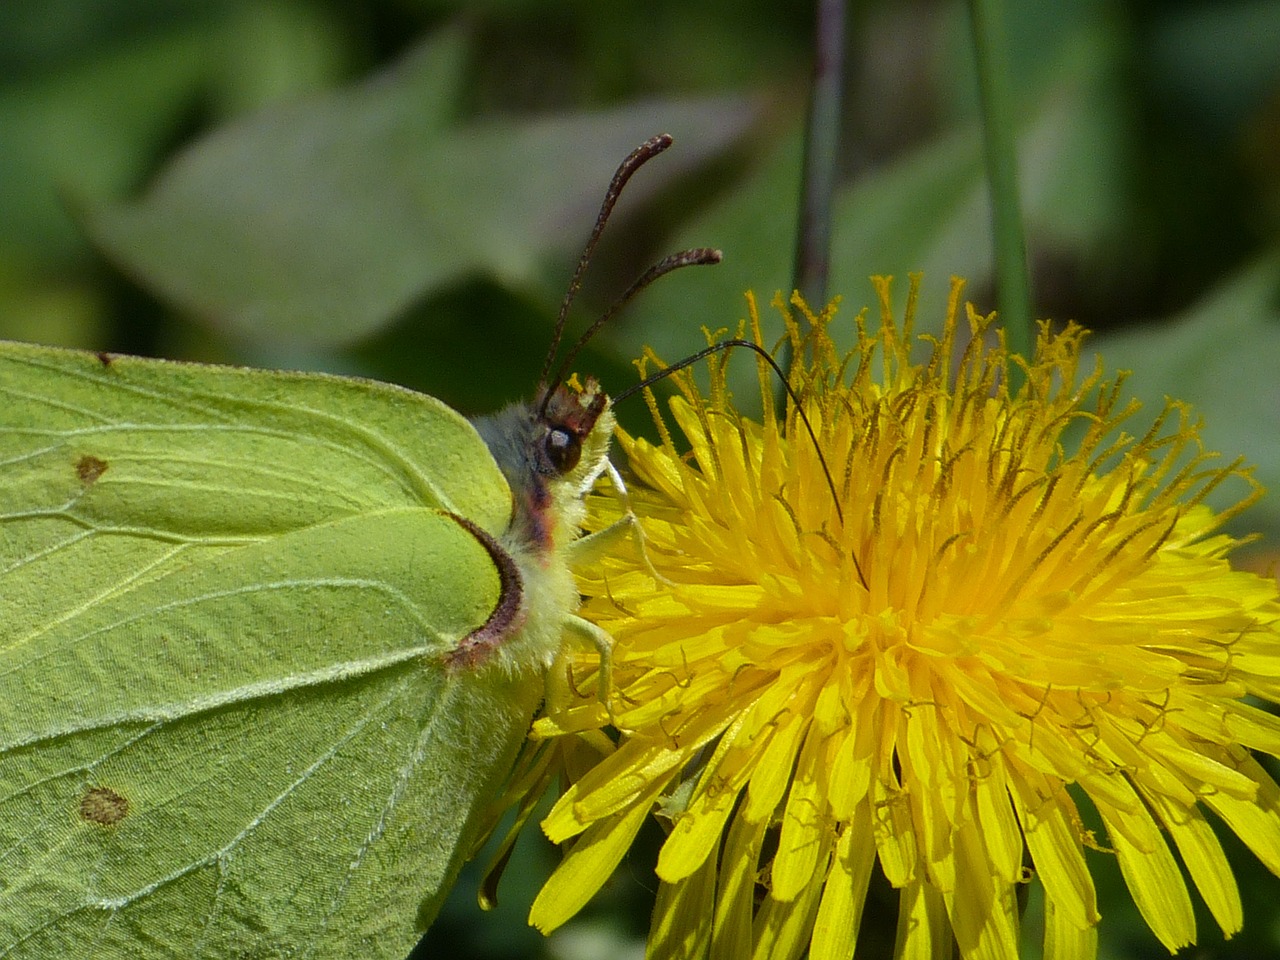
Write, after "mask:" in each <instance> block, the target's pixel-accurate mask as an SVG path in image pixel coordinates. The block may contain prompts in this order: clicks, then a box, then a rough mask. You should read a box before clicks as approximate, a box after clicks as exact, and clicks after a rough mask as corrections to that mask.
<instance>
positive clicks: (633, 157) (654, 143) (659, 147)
mask: <svg viewBox="0 0 1280 960" xmlns="http://www.w3.org/2000/svg"><path fill="white" fill-rule="evenodd" d="M671 143H672V138H671V135H670V134H668V133H660V134H658V135H657V136H656V137H650V138H649V139H648V140H646V141H645V142H644V143H642V144H640V146H638V147H636V148H635V149H634V150H632V151H631V153H630V154H629V155H628V156H627V159H625V160H623V161H622V163H621V164H620V165H619V166H618V169H617V171H616V172H615V173H614V175H613V180H611V181H610V182H609V189H608V190H606V191H605V194H604V202H603V203H601V204H600V212H599V213H598V214H597V215H596V225H595V227H594V228H593V229H592V231H591V236H590V237H589V238H588V239H587V245H586V246H585V247H584V248H583V250H582V256H581V257H579V258H578V266H577V267H576V268H575V269H574V271H573V277H572V278H571V279H570V280H569V288H568V289H567V290H565V292H564V300H562V301H561V303H560V315H559V316H558V317H556V326H555V331H554V332H553V333H552V335H551V349H550V350H548V351H547V359H546V361H545V362H544V363H543V364H542V374H541V375H540V376H539V377H538V383H539V385H540V386H541V387H545V385H546V382H547V372H548V371H549V370H550V369H551V364H552V363H553V362H555V357H556V352H557V351H558V350H559V349H560V340H561V337H563V335H564V325H565V323H566V322H567V321H568V319H569V308H570V307H571V306H573V300H574V298H575V297H576V296H577V295H578V290H579V289H580V288H581V287H582V276H583V274H584V273H586V271H587V264H589V263H590V262H591V257H592V255H593V254H594V253H595V250H596V244H597V243H599V241H600V234H602V233H604V226H605V224H606V223H608V222H609V214H611V213H612V212H613V207H614V204H616V203H617V202H618V197H619V195H621V193H622V188H623V187H625V186H626V185H627V181H628V180H630V179H631V175H632V174H633V173H635V172H636V171H637V170H639V169H640V168H641V167H643V166H644V165H645V164H646V163H648V162H649V161H650V160H652V159H653V158H654V157H656V156H657V155H658V154H660V153H662V151H664V150H666V149H667V147H669V146H671ZM540 392H541V391H540Z"/></svg>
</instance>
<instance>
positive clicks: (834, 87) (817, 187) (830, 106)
mask: <svg viewBox="0 0 1280 960" xmlns="http://www.w3.org/2000/svg"><path fill="white" fill-rule="evenodd" d="M844 54H845V4H844V0H818V3H817V5H816V8H815V10H814V34H813V82H812V87H811V89H810V95H809V115H808V117H807V118H806V122H805V134H804V136H805V140H804V161H803V169H802V173H801V181H800V216H799V223H798V224H797V227H796V251H795V263H794V272H793V277H792V283H793V286H794V288H795V289H796V290H799V291H800V294H801V296H803V297H804V298H805V300H806V301H808V303H809V304H810V305H811V306H812V307H814V308H815V309H821V307H822V305H823V304H825V303H826V302H827V277H828V274H829V273H830V267H831V204H832V197H833V195H834V193H835V182H836V167H837V164H838V161H839V155H840V107H841V99H842V93H843V86H844Z"/></svg>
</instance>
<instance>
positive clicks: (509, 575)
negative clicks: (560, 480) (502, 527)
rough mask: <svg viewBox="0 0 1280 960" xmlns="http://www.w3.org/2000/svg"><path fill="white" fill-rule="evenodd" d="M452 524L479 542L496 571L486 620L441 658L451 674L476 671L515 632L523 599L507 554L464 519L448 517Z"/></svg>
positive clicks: (522, 592)
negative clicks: (495, 593) (495, 586)
mask: <svg viewBox="0 0 1280 960" xmlns="http://www.w3.org/2000/svg"><path fill="white" fill-rule="evenodd" d="M449 516H450V517H452V518H453V520H454V522H455V523H457V524H458V526H460V527H462V529H464V530H466V531H467V532H468V533H469V534H471V535H472V536H473V537H475V538H476V540H478V541H479V543H480V546H482V547H484V549H485V551H486V552H487V553H488V554H489V558H490V559H491V560H493V565H494V566H495V567H497V568H498V604H497V606H495V607H494V608H493V612H492V613H490V614H489V619H488V620H486V621H485V622H484V623H483V624H482V625H481V626H479V627H477V628H476V629H475V630H472V631H471V632H470V633H469V634H467V635H466V636H465V637H463V638H462V641H461V642H460V643H459V644H458V646H457V647H456V648H454V649H453V650H452V651H450V652H449V654H448V656H446V657H445V666H446V667H448V668H449V669H451V670H456V669H463V668H471V667H478V666H480V665H481V664H483V663H484V662H485V661H486V660H488V659H489V656H490V655H491V654H492V653H493V651H494V650H496V649H497V648H498V647H499V646H500V645H501V644H502V642H503V641H504V640H505V639H507V637H509V636H511V634H512V633H514V632H515V631H516V630H517V629H518V628H519V624H518V620H519V617H520V603H521V600H523V598H524V581H523V580H521V579H520V570H519V568H518V567H517V566H516V562H515V560H514V559H512V557H511V554H509V553H507V551H506V550H503V549H502V545H501V544H500V543H498V541H497V540H495V539H493V537H491V536H489V534H488V533H486V532H485V531H484V530H482V529H480V528H479V527H478V526H476V525H475V524H474V523H472V522H471V521H470V520H468V519H467V518H466V517H460V516H458V515H457V514H456V513H451V514H449Z"/></svg>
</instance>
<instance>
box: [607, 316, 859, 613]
mask: <svg viewBox="0 0 1280 960" xmlns="http://www.w3.org/2000/svg"><path fill="white" fill-rule="evenodd" d="M732 347H746V348H747V349H748V350H752V351H754V352H755V354H756V356H758V357H760V358H761V359H763V360H764V362H765V363H767V364H769V366H771V367H772V368H773V372H774V373H776V374H777V375H778V382H779V383H781V384H782V389H783V390H785V391H786V392H787V396H788V397H790V398H791V404H792V407H793V408H794V409H795V411H796V414H797V415H798V416H799V417H800V422H801V423H803V424H804V429H805V432H806V433H807V434H809V439H810V441H812V443H813V449H814V452H815V453H816V454H817V455H818V463H819V464H820V465H821V466H822V474H823V476H825V477H826V478H827V489H828V490H830V491H831V502H832V504H833V505H834V506H835V508H836V516H837V517H838V518H839V520H840V524H841V526H843V525H844V510H843V509H842V508H841V506H840V497H839V495H838V494H837V493H836V481H835V478H834V477H832V475H831V468H830V467H829V466H827V458H826V457H825V456H824V455H823V453H822V445H821V444H820V443H818V435H817V433H816V432H815V431H814V429H813V424H812V423H810V422H809V417H808V415H806V414H805V412H804V407H803V406H801V404H800V396H799V395H798V394H797V393H796V391H795V390H794V389H793V388H792V386H791V384H790V383H788V382H787V375H786V374H785V373H783V372H782V367H780V366H778V361H776V360H775V359H773V356H772V355H771V354H770V353H769V351H767V350H766V349H765V348H764V347H762V346H760V344H758V343H755V342H754V341H752V340H742V339H738V338H734V339H732V340H721V341H720V342H719V343H713V344H712V345H711V346H709V347H704V348H703V349H701V350H699V351H698V352H697V353H695V354H693V355H692V356H688V357H685V358H684V359H683V360H680V361H678V362H676V363H673V364H671V366H669V367H663V368H662V369H661V370H659V371H658V372H657V373H652V374H650V375H649V376H647V377H645V378H644V379H643V380H641V381H640V382H639V383H637V384H635V385H634V386H631V387H627V389H625V390H623V391H622V392H621V393H619V394H617V395H616V396H615V397H614V398H613V402H614V403H615V404H619V403H621V402H622V401H623V400H625V399H627V397H630V396H632V395H634V394H636V393H639V392H640V391H641V390H644V389H645V388H647V387H651V386H653V385H654V384H655V383H657V382H658V381H659V380H664V379H666V378H667V377H669V376H671V375H672V374H673V373H675V372H676V371H677V370H683V369H684V368H685V367H688V366H692V365H693V364H695V363H697V362H698V361H699V360H702V359H704V358H705V357H709V356H711V355H712V354H713V353H723V352H725V351H726V350H729V349H730V348H732ZM850 559H851V560H853V568H854V569H855V570H856V571H857V572H858V579H859V580H860V581H861V582H862V585H863V586H864V587H866V588H867V589H870V587H869V586H868V584H867V578H866V577H865V576H864V575H863V573H862V564H860V563H859V562H858V558H857V557H855V556H851V557H850Z"/></svg>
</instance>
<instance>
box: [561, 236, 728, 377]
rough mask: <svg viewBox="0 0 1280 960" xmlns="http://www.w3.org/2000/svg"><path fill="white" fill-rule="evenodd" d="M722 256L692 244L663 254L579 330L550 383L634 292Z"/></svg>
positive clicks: (565, 371) (707, 248)
mask: <svg viewBox="0 0 1280 960" xmlns="http://www.w3.org/2000/svg"><path fill="white" fill-rule="evenodd" d="M723 259H724V254H723V253H721V252H720V251H719V250H715V249H713V248H711V247H693V248H692V249H689V250H681V251H680V252H679V253H673V254H671V255H670V256H666V257H663V258H662V259H661V260H659V261H658V262H657V263H655V264H654V265H653V266H652V267H650V268H649V269H648V270H646V271H645V272H644V273H643V274H641V275H640V277H639V278H638V279H637V280H636V281H635V283H633V284H631V286H629V287H628V288H627V290H626V292H625V293H623V294H622V296H620V297H619V298H618V299H617V300H615V301H614V302H613V305H612V306H611V307H609V309H608V310H606V311H605V312H604V313H602V314H601V315H600V316H599V317H598V318H597V319H596V321H595V322H594V323H593V324H591V326H589V327H588V328H587V329H586V330H585V331H584V332H583V334H582V336H580V337H579V338H578V340H577V342H576V343H575V344H574V345H573V347H572V349H570V350H569V352H568V353H567V354H565V358H564V360H562V361H561V362H560V366H559V367H558V368H557V369H556V375H555V376H554V377H552V378H551V386H552V387H554V386H556V385H557V384H559V383H560V381H561V380H563V379H564V376H565V374H566V373H568V372H569V366H570V365H571V364H572V363H573V361H574V359H575V358H576V357H577V356H578V354H579V353H580V352H581V351H582V348H583V347H585V346H586V345H587V343H588V342H589V341H590V340H591V338H592V337H594V336H595V335H596V332H597V331H598V330H599V329H600V328H601V327H603V326H604V325H605V324H606V323H608V322H609V321H610V320H612V319H613V318H614V317H615V316H617V315H618V311H620V310H621V309H622V308H623V307H625V306H626V305H627V304H628V303H630V302H631V301H632V300H634V299H635V297H636V295H637V294H638V293H640V291H641V290H643V289H644V288H645V287H647V286H649V285H650V284H651V283H653V282H654V281H655V280H657V279H658V278H659V277H665V276H666V275H667V274H668V273H671V272H672V271H674V270H679V269H680V268H681V267H696V266H701V265H703V264H712V263H719V262H720V261H721V260H723ZM543 373H544V380H545V371H543Z"/></svg>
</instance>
